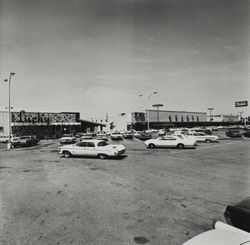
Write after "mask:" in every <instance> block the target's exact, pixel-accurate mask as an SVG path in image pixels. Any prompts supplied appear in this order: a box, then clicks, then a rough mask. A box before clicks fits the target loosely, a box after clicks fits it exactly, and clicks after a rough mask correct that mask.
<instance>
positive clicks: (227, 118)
mask: <svg viewBox="0 0 250 245" xmlns="http://www.w3.org/2000/svg"><path fill="white" fill-rule="evenodd" d="M207 120H208V121H212V122H239V121H240V118H239V116H237V115H232V114H230V115H222V114H221V115H211V117H210V116H207Z"/></svg>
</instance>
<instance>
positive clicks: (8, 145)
mask: <svg viewBox="0 0 250 245" xmlns="http://www.w3.org/2000/svg"><path fill="white" fill-rule="evenodd" d="M14 75H15V72H11V73H10V75H9V79H5V80H4V81H5V82H9V106H8V114H9V141H8V143H7V149H11V112H10V82H11V77H12V76H14Z"/></svg>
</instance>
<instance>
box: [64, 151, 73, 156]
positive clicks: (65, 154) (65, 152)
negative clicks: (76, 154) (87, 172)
mask: <svg viewBox="0 0 250 245" xmlns="http://www.w3.org/2000/svg"><path fill="white" fill-rule="evenodd" d="M63 156H64V157H65V158H70V157H71V156H72V154H71V153H70V152H69V151H64V152H63Z"/></svg>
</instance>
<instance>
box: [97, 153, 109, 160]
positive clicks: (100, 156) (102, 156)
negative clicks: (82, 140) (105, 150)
mask: <svg viewBox="0 0 250 245" xmlns="http://www.w3.org/2000/svg"><path fill="white" fill-rule="evenodd" d="M98 157H99V158H100V159H106V158H107V155H105V154H98Z"/></svg>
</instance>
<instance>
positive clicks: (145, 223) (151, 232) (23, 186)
mask: <svg viewBox="0 0 250 245" xmlns="http://www.w3.org/2000/svg"><path fill="white" fill-rule="evenodd" d="M116 143H117V142H116ZM121 143H122V144H124V145H125V146H126V147H127V152H126V156H125V157H121V158H119V159H105V160H100V159H96V158H70V159H66V158H63V157H62V156H60V155H59V154H58V153H57V147H58V146H59V143H58V141H55V140H48V141H41V142H40V143H39V145H37V146H34V147H29V148H16V149H13V150H9V151H8V150H6V149H5V145H4V144H2V145H0V244H1V245H5V244H6V245H7V244H8V245H12V244H13V245H14V244H20V245H29V244H38V245H40V244H46V245H50V244H51V245H52V244H53V245H54V244H66V245H68V244H77V245H78V244H84V245H85V244H86V245H104V244H107V245H119V244H121V245H125V244H126V245H128V244H131V245H132V244H156V245H163V244H170V245H172V244H173V245H175V244H176V245H179V244H182V243H183V242H184V241H186V240H187V239H189V238H191V237H193V236H195V235H197V234H199V233H201V232H204V231H206V230H209V229H211V228H212V224H213V222H214V221H215V220H216V221H217V220H220V221H223V222H225V220H224V217H223V212H224V210H225V208H226V206H227V205H228V204H229V203H235V202H238V201H240V200H241V199H243V198H245V197H247V196H249V191H250V178H249V176H250V167H249V165H250V153H249V152H250V139H249V138H242V139H228V138H224V139H222V140H220V142H219V143H209V144H208V143H199V144H198V146H197V148H196V149H184V150H178V149H146V147H145V145H144V144H143V142H141V141H139V140H137V139H134V140H123V141H122V142H121Z"/></svg>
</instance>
